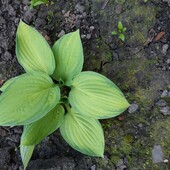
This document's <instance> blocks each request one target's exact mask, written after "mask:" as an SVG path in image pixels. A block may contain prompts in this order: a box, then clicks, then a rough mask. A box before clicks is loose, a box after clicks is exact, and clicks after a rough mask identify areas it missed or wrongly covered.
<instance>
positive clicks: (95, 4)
mask: <svg viewBox="0 0 170 170" xmlns="http://www.w3.org/2000/svg"><path fill="white" fill-rule="evenodd" d="M106 2H107V3H106ZM168 2H169V1H168V0H167V1H165V0H148V1H147V2H144V1H143V0H127V1H125V0H120V1H119V0H114V1H113V0H110V1H107V0H96V1H92V0H71V1H68V0H60V1H59V0H56V1H53V2H52V1H51V3H50V4H49V5H48V6H44V5H41V6H38V7H37V8H35V9H32V10H30V8H29V1H28V0H21V1H20V0H13V1H12V0H1V1H0V80H1V82H2V81H6V80H8V79H9V78H11V77H14V76H16V75H19V74H21V73H23V72H24V70H23V69H22V68H21V66H20V65H19V64H18V62H17V60H16V56H15V34H16V29H17V26H18V22H19V20H20V19H22V20H23V21H25V22H26V23H28V24H30V25H32V26H34V27H36V28H37V29H38V30H39V31H40V32H41V33H42V34H43V35H44V36H45V37H46V39H47V40H48V41H49V43H50V45H52V44H53V43H54V42H55V41H56V40H57V39H58V38H59V37H61V36H62V35H63V34H65V33H68V32H70V31H74V30H76V29H80V32H81V38H82V42H83V47H84V55H85V64H84V70H93V71H97V72H99V73H101V74H103V75H106V76H107V77H108V78H110V79H111V80H112V81H113V82H114V83H115V84H117V85H118V86H119V87H120V89H121V90H122V91H123V92H124V93H125V95H126V97H127V99H128V101H129V102H130V103H131V104H132V105H131V107H130V109H129V110H127V111H126V112H125V113H123V114H121V115H120V116H118V117H116V118H112V119H108V120H103V121H101V123H102V126H103V128H104V131H105V141H106V147H105V157H104V158H103V159H102V158H93V157H89V156H85V155H82V154H81V153H78V152H77V151H75V150H73V149H71V148H70V147H69V146H68V145H67V144H66V143H65V142H64V140H63V139H62V137H61V136H60V134H59V132H55V133H54V134H53V135H50V136H49V137H47V138H46V139H45V140H44V141H43V142H42V143H41V144H40V145H38V146H37V147H36V149H35V152H34V154H33V157H32V160H31V162H30V164H29V167H28V170H29V169H30V170H41V169H45V170H51V169H53V170H89V169H90V170H125V169H129V170H144V169H146V170H152V169H153V170H166V169H170V123H169V122H170V29H169V28H170V4H169V3H168ZM118 21H122V23H123V25H124V26H125V27H126V28H127V31H126V32H125V42H122V41H120V39H119V38H118V37H117V36H113V35H112V34H111V32H112V31H114V30H116V29H117V23H118ZM21 133H22V127H12V128H10V127H0V170H18V169H20V170H22V169H23V166H22V163H21V158H20V153H19V141H20V135H21Z"/></svg>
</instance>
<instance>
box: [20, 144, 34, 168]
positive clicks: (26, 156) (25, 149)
mask: <svg viewBox="0 0 170 170" xmlns="http://www.w3.org/2000/svg"><path fill="white" fill-rule="evenodd" d="M34 147H35V146H34V145H32V146H20V153H21V159H22V162H23V164H24V170H25V169H26V167H27V165H28V162H29V161H30V159H31V156H32V154H33V151H34Z"/></svg>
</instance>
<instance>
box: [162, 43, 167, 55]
mask: <svg viewBox="0 0 170 170" xmlns="http://www.w3.org/2000/svg"><path fill="white" fill-rule="evenodd" d="M168 48H169V45H168V44H164V45H163V46H162V51H161V52H162V54H163V55H166V53H167V50H168Z"/></svg>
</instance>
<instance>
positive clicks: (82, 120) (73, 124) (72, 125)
mask: <svg viewBox="0 0 170 170" xmlns="http://www.w3.org/2000/svg"><path fill="white" fill-rule="evenodd" d="M60 132H61V135H62V136H63V138H64V139H65V140H66V142H67V143H68V144H69V145H70V146H71V147H73V148H74V149H76V150H78V151H80V152H82V153H84V154H87V155H91V156H101V157H103V152H104V135H103V129H102V127H101V125H100V123H99V121H98V120H95V119H91V118H89V117H86V116H84V115H82V114H79V113H78V112H76V111H74V110H73V109H71V110H70V112H69V113H68V114H67V115H66V116H65V120H64V122H63V124H62V125H61V127H60Z"/></svg>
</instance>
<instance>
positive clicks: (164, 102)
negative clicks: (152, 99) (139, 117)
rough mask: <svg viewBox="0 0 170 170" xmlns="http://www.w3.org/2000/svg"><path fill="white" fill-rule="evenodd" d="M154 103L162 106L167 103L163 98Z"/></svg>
mask: <svg viewBox="0 0 170 170" xmlns="http://www.w3.org/2000/svg"><path fill="white" fill-rule="evenodd" d="M156 105H158V106H160V107H164V106H166V105H167V103H166V101H165V100H163V99H160V100H159V101H158V102H157V103H156Z"/></svg>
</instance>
